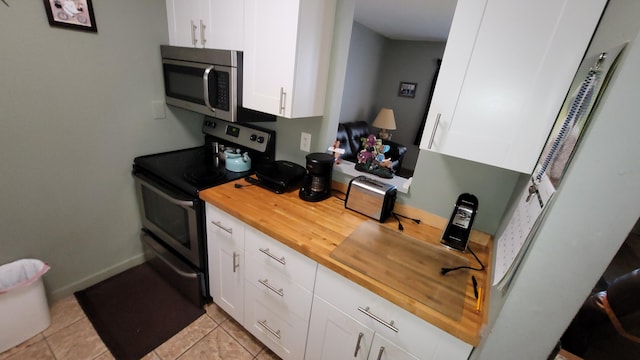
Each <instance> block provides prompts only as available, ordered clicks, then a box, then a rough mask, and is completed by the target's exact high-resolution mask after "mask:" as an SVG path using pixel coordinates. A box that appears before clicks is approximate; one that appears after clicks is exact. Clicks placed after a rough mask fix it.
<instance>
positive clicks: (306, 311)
mask: <svg viewBox="0 0 640 360" xmlns="http://www.w3.org/2000/svg"><path fill="white" fill-rule="evenodd" d="M245 251H246V259H247V272H246V275H245V279H246V282H245V305H244V307H245V316H244V320H245V321H244V324H243V325H244V327H245V328H246V329H247V330H249V332H251V334H253V335H254V336H255V337H256V338H257V339H258V340H260V341H262V342H263V343H264V344H265V345H267V346H268V347H269V348H270V349H271V350H272V351H273V352H274V353H276V354H277V355H278V356H280V357H281V358H282V359H285V360H287V359H298V360H299V359H302V358H303V357H304V350H305V345H306V341H307V329H308V327H309V316H310V314H311V302H312V300H313V287H314V283H315V278H316V269H317V263H316V262H315V261H313V260H311V259H309V258H307V257H306V256H304V255H302V254H300V253H298V252H296V251H294V250H292V249H291V248H289V247H287V246H284V245H282V244H281V243H279V242H278V241H276V240H274V239H272V238H270V237H269V236H267V235H265V234H263V233H261V232H259V231H257V230H255V229H253V228H251V227H248V226H247V228H246V231H245Z"/></svg>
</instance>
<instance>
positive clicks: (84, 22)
mask: <svg viewBox="0 0 640 360" xmlns="http://www.w3.org/2000/svg"><path fill="white" fill-rule="evenodd" d="M43 1H44V8H45V10H46V11H47V17H48V18H49V25H51V26H56V27H62V28H67V29H75V30H82V31H89V32H98V27H97V26H96V18H95V15H94V13H93V4H92V3H91V0H43Z"/></svg>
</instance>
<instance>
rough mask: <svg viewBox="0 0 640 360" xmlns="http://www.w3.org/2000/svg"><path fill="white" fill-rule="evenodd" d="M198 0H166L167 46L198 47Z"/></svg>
mask: <svg viewBox="0 0 640 360" xmlns="http://www.w3.org/2000/svg"><path fill="white" fill-rule="evenodd" d="M201 2H202V1H200V0H196V1H193V0H167V23H168V25H169V45H174V46H186V47H200V46H201V45H200V41H199V40H200V22H199V21H200V20H201V19H200V18H199V16H198V14H199V13H200V3H201Z"/></svg>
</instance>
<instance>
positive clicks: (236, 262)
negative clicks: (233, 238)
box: [233, 251, 240, 272]
mask: <svg viewBox="0 0 640 360" xmlns="http://www.w3.org/2000/svg"><path fill="white" fill-rule="evenodd" d="M239 258H240V254H238V253H237V252H235V251H234V252H233V272H236V270H238V268H239V267H240V264H238V260H237V259H239Z"/></svg>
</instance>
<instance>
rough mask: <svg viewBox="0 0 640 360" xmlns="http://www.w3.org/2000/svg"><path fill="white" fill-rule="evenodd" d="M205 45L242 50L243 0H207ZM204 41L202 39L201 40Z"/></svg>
mask: <svg viewBox="0 0 640 360" xmlns="http://www.w3.org/2000/svg"><path fill="white" fill-rule="evenodd" d="M205 2H208V9H206V12H204V11H205V10H203V14H204V15H202V16H204V17H205V18H206V21H205V28H204V30H203V33H204V37H203V39H204V41H205V43H204V44H203V47H206V48H210V49H224V50H238V51H242V49H243V47H242V41H243V33H244V1H243V0H231V1H229V0H207V1H205ZM201 41H202V40H201Z"/></svg>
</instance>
